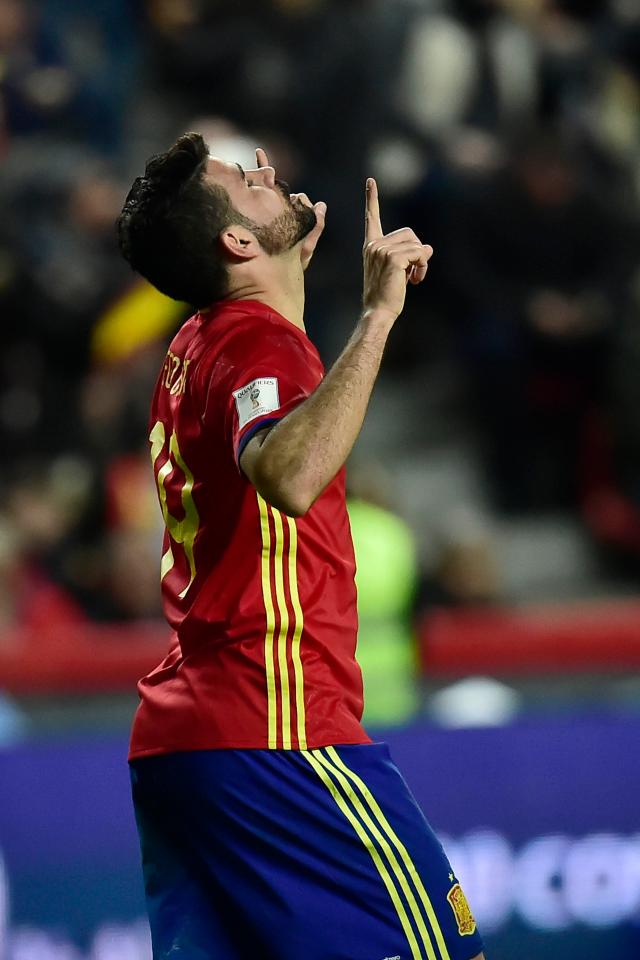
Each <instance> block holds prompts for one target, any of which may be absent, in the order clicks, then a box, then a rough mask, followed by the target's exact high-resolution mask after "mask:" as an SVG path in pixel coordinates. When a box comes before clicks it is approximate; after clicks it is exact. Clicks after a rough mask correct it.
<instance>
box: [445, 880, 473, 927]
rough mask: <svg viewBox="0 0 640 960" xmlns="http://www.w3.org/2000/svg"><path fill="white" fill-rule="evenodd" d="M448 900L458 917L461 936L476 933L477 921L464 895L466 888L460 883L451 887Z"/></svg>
mask: <svg viewBox="0 0 640 960" xmlns="http://www.w3.org/2000/svg"><path fill="white" fill-rule="evenodd" d="M447 900H448V901H449V904H450V906H451V909H452V910H453V914H454V916H455V918H456V923H457V924H458V933H459V934H460V936H461V937H468V936H470V935H471V934H472V933H475V929H476V922H475V920H474V919H473V914H472V913H471V908H470V907H469V904H468V902H467V898H466V897H465V895H464V890H463V889H462V887H461V886H460V884H459V883H456V884H455V886H453V887H451V890H449V893H448V894H447Z"/></svg>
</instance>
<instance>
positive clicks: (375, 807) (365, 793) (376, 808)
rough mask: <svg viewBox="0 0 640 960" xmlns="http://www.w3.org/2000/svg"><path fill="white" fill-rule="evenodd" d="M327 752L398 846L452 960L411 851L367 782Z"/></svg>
mask: <svg viewBox="0 0 640 960" xmlns="http://www.w3.org/2000/svg"><path fill="white" fill-rule="evenodd" d="M326 752H327V754H328V756H329V757H330V758H331V760H332V761H333V763H334V764H335V765H336V767H339V769H340V770H342V771H343V773H344V774H345V776H347V777H348V778H349V780H350V781H352V782H353V783H354V784H355V785H356V786H357V787H358V789H359V791H360V793H361V794H362V797H363V799H364V800H365V802H366V804H367V806H368V807H369V809H370V811H371V813H372V815H373V816H374V817H375V818H376V820H377V821H378V823H379V824H380V826H381V828H382V829H383V830H384V832H385V834H386V835H387V837H388V838H389V840H390V841H391V843H392V844H393V846H394V847H395V848H396V850H397V852H398V854H399V855H400V858H401V859H402V862H403V863H404V866H405V868H406V871H407V874H408V876H409V878H410V879H411V881H412V883H413V886H414V887H415V890H416V893H417V894H418V897H419V898H420V900H421V902H422V905H423V907H424V909H425V911H426V914H427V917H428V919H429V923H430V925H431V928H432V930H433V933H434V936H435V940H436V943H437V945H438V950H439V952H440V957H441V960H451V958H450V956H449V951H448V950H447V945H446V943H445V942H444V937H443V935H442V930H441V928H440V924H439V923H438V918H437V916H436V913H435V910H434V909H433V905H432V903H431V900H430V899H429V895H428V894H427V891H426V890H425V887H424V884H423V882H422V880H421V878H420V874H419V873H418V871H417V869H416V866H415V864H414V862H413V860H412V859H411V857H410V856H409V852H408V850H407V848H406V847H405V845H404V844H403V843H402V841H401V840H400V838H399V837H398V835H397V834H396V832H395V831H394V829H393V827H392V826H391V824H390V823H389V821H388V820H387V818H386V817H385V815H384V813H383V812H382V809H381V808H380V805H379V804H378V802H377V801H376V799H375V797H374V796H373V794H372V793H371V791H370V790H369V788H368V787H367V785H366V783H365V782H364V781H363V780H362V779H361V778H360V777H359V776H358V775H357V774H356V773H354V772H353V770H350V769H349V767H347V765H346V763H345V762H344V761H343V760H342V757H340V755H339V754H338V751H337V750H336V749H335V747H327V748H326Z"/></svg>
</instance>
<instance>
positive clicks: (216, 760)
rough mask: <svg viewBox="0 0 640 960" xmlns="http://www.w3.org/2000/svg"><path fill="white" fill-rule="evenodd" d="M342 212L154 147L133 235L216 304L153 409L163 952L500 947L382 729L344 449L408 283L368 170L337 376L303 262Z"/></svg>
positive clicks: (206, 311)
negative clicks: (363, 649)
mask: <svg viewBox="0 0 640 960" xmlns="http://www.w3.org/2000/svg"><path fill="white" fill-rule="evenodd" d="M325 213H326V207H325V205H324V204H323V203H316V204H315V205H313V204H312V203H311V202H310V201H309V199H308V198H307V197H306V196H305V195H304V194H297V195H292V194H290V193H289V187H288V186H287V185H286V184H284V183H282V182H281V181H278V180H276V178H275V172H274V169H273V167H271V166H269V164H268V159H267V157H266V155H265V153H264V151H262V150H258V151H257V168H256V169H255V170H251V171H246V172H245V171H244V170H242V168H241V167H239V166H238V165H237V164H233V163H225V162H223V161H221V160H218V159H216V158H215V157H210V156H209V152H208V149H207V146H206V144H205V143H204V141H203V139H202V137H201V136H199V135H198V134H194V133H191V134H187V135H185V136H183V137H180V139H179V140H178V141H177V142H176V144H175V145H174V146H173V147H171V149H170V150H169V151H168V152H167V153H165V154H162V155H160V156H156V157H153V158H152V159H151V160H150V161H149V163H148V164H147V167H146V171H145V175H144V177H139V178H138V179H136V181H135V182H134V184H133V187H132V189H131V191H130V193H129V195H128V197H127V200H126V203H125V205H124V208H123V211H122V213H121V215H120V218H119V221H118V227H119V239H120V246H121V249H122V252H123V254H124V256H125V257H126V258H127V259H128V260H129V262H130V263H131V264H132V266H133V267H134V268H135V269H136V270H138V271H139V272H140V273H141V274H142V275H143V276H145V277H146V278H147V279H148V280H150V281H151V283H153V284H155V286H156V287H158V289H159V290H161V291H163V292H164V293H166V294H168V295H169V296H171V297H174V298H176V299H178V300H184V301H187V302H189V303H191V304H193V306H194V307H195V308H196V310H197V312H196V313H195V314H194V316H192V317H191V319H190V320H188V321H187V322H186V323H185V324H184V325H183V326H182V328H181V329H180V330H179V332H178V333H177V334H176V336H175V338H174V340H173V342H172V343H171V346H170V348H169V350H168V352H167V356H166V359H165V362H164V365H163V368H162V370H161V372H160V377H159V379H158V383H157V386H156V390H155V394H154V397H153V401H152V407H151V419H150V433H149V440H150V443H151V459H152V462H153V469H154V471H155V477H156V483H157V488H158V496H159V499H160V506H161V509H162V514H163V517H164V523H165V527H166V531H165V538H164V547H163V554H162V561H161V567H160V573H161V578H162V596H163V603H164V611H165V614H166V617H167V620H168V622H169V624H170V626H171V627H172V630H173V634H172V642H171V645H170V649H169V653H168V655H167V657H166V658H165V660H164V661H163V662H162V663H161V664H160V666H159V667H157V668H156V669H155V670H154V671H153V672H152V673H150V674H149V676H147V677H145V678H144V679H143V680H142V681H141V682H140V684H139V688H138V689H139V693H140V700H141V702H140V705H139V707H138V711H137V714H136V718H135V721H134V726H133V733H132V740H131V752H130V764H131V778H132V788H133V798H134V806H135V812H136V818H137V823H138V830H139V834H140V842H141V847H142V859H143V869H144V880H145V890H146V897H147V904H148V910H149V916H150V922H151V932H152V941H153V955H154V958H156V960H165V958H166V960H170V958H171V960H174V958H175V960H214V958H215V960H420V958H425V960H471V958H476V960H482V953H481V952H480V951H481V949H482V943H481V940H480V937H479V934H478V932H477V930H476V924H475V921H474V919H473V916H472V914H471V911H470V909H469V906H468V904H467V901H466V899H465V896H464V893H463V891H462V889H461V887H460V884H459V883H458V881H457V879H456V876H455V873H454V871H453V869H452V867H451V866H450V864H449V862H448V860H447V858H446V856H445V854H444V852H443V850H442V847H441V846H440V844H439V842H438V841H437V839H436V837H435V836H434V834H433V832H432V831H431V829H430V827H429V826H428V824H427V822H426V820H425V819H424V817H423V815H422V813H421V811H420V810H419V808H418V806H417V804H416V802H415V800H414V799H413V797H412V796H411V794H410V792H409V790H408V788H407V786H406V784H405V782H404V780H403V779H402V777H401V775H400V773H399V772H398V770H397V768H396V767H395V766H394V764H393V763H392V761H391V759H390V757H389V753H388V750H387V748H386V746H385V745H384V744H382V743H371V741H370V739H369V737H368V736H367V734H366V733H365V731H364V730H363V728H362V726H361V724H360V717H361V714H362V684H361V677H360V671H359V668H358V665H357V663H356V660H355V647H356V631H357V616H356V591H355V586H354V570H355V563H354V556H353V548H352V544H351V537H350V533H349V523H348V519H347V512H346V509H345V493H344V469H343V464H344V462H345V460H346V458H347V456H348V455H349V451H350V450H351V448H352V446H353V444H354V441H355V439H356V437H357V436H358V433H359V431H360V428H361V426H362V421H363V418H364V416H365V412H366V408H367V403H368V401H369V396H370V394H371V390H372V388H373V385H374V382H375V379H376V376H377V373H378V368H379V366H380V361H381V359H382V354H383V350H384V346H385V342H386V339H387V336H388V334H389V331H390V330H391V328H392V326H393V324H394V322H395V320H396V319H397V317H398V315H399V314H400V312H401V311H402V308H403V305H404V300H405V293H406V286H407V282H410V283H420V282H421V281H422V280H423V279H424V277H425V275H426V272H427V266H428V261H429V258H430V256H431V254H432V250H431V247H429V246H427V245H424V244H422V243H421V242H420V240H419V239H418V237H417V236H416V235H415V233H414V232H413V231H412V230H410V229H403V230H397V231H395V232H394V233H390V234H388V235H386V236H385V235H383V232H382V227H381V225H380V213H379V207H378V193H377V186H376V183H375V181H373V180H368V181H367V187H366V225H365V244H364V295H363V311H362V314H361V316H360V318H359V320H358V322H357V323H356V326H355V330H354V332H353V335H352V337H351V339H350V341H349V343H348V344H347V346H346V347H345V349H344V351H343V353H342V354H341V356H340V357H339V359H338V360H337V361H336V363H335V364H334V365H333V367H332V368H331V370H330V371H329V372H328V373H327V374H326V375H325V373H324V370H323V368H322V364H321V362H320V358H319V356H318V353H317V352H316V350H315V348H314V347H313V345H312V344H311V342H310V341H309V339H308V338H307V336H306V334H305V330H304V319H303V314H304V270H305V269H306V267H307V266H308V264H309V261H310V260H311V257H312V255H313V252H314V250H315V247H316V244H317V242H318V239H319V238H320V235H321V233H322V230H323V226H324V219H325Z"/></svg>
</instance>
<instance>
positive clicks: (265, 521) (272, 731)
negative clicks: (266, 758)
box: [257, 493, 278, 750]
mask: <svg viewBox="0 0 640 960" xmlns="http://www.w3.org/2000/svg"><path fill="white" fill-rule="evenodd" d="M257 497H258V507H259V509H260V528H261V531H262V561H261V576H262V598H263V601H264V609H265V613H266V618H267V625H266V631H265V635H264V665H265V671H266V675H267V715H268V744H269V749H270V750H275V749H276V747H277V745H278V741H277V735H276V723H277V699H276V697H277V694H276V676H275V664H274V659H273V635H274V633H275V629H276V616H275V611H274V608H273V597H272V596H271V532H270V530H269V512H268V511H269V508H268V505H267V503H266V501H265V500H263V499H262V497H261V496H260V494H259V493H257Z"/></svg>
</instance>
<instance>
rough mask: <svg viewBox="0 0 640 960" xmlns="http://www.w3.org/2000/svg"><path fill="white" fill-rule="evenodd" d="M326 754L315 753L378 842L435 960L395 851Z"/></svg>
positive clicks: (427, 950) (423, 923) (418, 909)
mask: <svg viewBox="0 0 640 960" xmlns="http://www.w3.org/2000/svg"><path fill="white" fill-rule="evenodd" d="M328 752H329V750H328V749H325V750H322V751H320V750H318V751H317V755H318V757H319V759H320V762H321V763H322V764H323V765H324V766H325V767H326V768H327V769H328V770H330V771H331V772H332V773H333V774H334V776H335V777H336V779H337V780H338V782H339V783H340V785H341V787H342V789H343V790H344V791H345V793H347V794H348V796H349V799H350V801H351V803H352V806H353V807H354V808H355V811H356V813H357V815H358V816H359V818H360V820H361V821H362V822H363V823H364V824H365V826H366V827H368V829H369V832H370V833H372V834H373V836H374V838H375V839H376V841H377V842H378V845H379V846H380V847H381V848H382V851H383V853H384V855H385V857H386V859H387V862H388V864H389V866H390V867H391V870H392V871H393V873H394V875H395V877H396V880H397V881H398V883H399V884H400V889H401V890H402V892H403V893H404V895H405V897H406V899H407V903H408V904H409V909H410V910H411V915H412V917H413V922H414V923H415V925H416V927H417V928H418V932H419V934H420V939H421V940H422V944H423V946H424V949H425V950H426V953H427V957H428V960H437V958H436V954H435V951H434V949H433V944H432V943H431V938H430V936H429V933H428V931H427V927H426V925H425V922H424V917H423V915H422V912H421V910H420V907H419V906H418V904H417V902H416V898H415V896H414V893H413V890H412V889H411V887H410V886H409V882H408V880H407V876H406V874H405V872H404V870H403V869H402V866H401V865H400V863H399V862H398V858H397V856H396V854H395V851H394V850H393V849H392V847H391V845H390V844H389V842H388V840H387V838H386V837H385V836H384V835H383V834H382V832H381V831H380V829H379V825H378V823H376V821H375V819H374V817H372V816H371V814H370V813H369V811H367V809H366V808H365V806H364V804H363V803H362V800H361V799H360V797H359V796H358V794H357V793H356V792H355V790H354V789H353V786H352V785H351V782H350V781H349V780H348V779H347V778H346V776H345V775H344V773H343V772H341V770H340V769H339V767H338V764H336V763H335V762H333V763H332V762H331V760H330V759H329V757H328V756H327V754H328ZM334 753H335V755H336V756H337V757H338V760H340V757H339V756H338V754H337V751H335V750H334ZM332 759H333V758H332ZM340 762H341V761H340Z"/></svg>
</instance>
